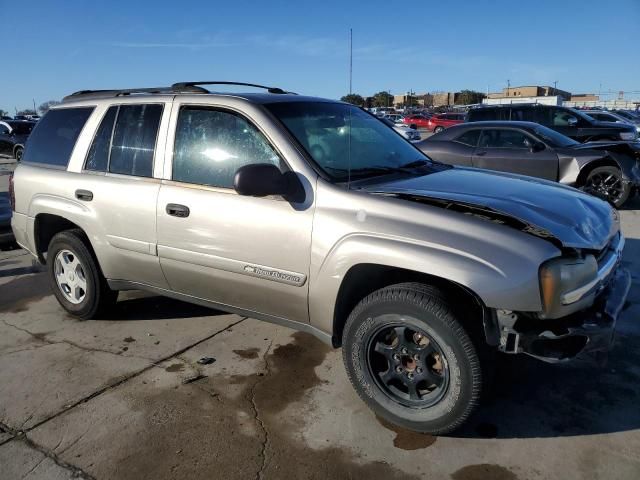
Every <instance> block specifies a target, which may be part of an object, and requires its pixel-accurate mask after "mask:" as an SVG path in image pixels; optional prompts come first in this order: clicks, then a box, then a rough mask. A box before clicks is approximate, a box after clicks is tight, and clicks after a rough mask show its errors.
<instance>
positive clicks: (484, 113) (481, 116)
mask: <svg viewBox="0 0 640 480" xmlns="http://www.w3.org/2000/svg"><path fill="white" fill-rule="evenodd" d="M496 117H497V112H496V110H495V109H494V108H476V109H473V110H470V111H469V114H468V118H469V121H470V122H482V121H485V120H497V118H496Z"/></svg>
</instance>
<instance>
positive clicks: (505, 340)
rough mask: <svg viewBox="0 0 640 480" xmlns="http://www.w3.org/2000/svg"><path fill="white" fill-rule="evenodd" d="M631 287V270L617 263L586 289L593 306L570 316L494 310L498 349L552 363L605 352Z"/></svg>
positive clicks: (610, 342)
mask: <svg viewBox="0 0 640 480" xmlns="http://www.w3.org/2000/svg"><path fill="white" fill-rule="evenodd" d="M630 287H631V276H630V274H629V272H628V271H627V270H625V269H624V268H621V267H620V266H619V265H617V263H616V265H615V268H614V269H613V271H612V272H611V273H609V274H608V275H607V276H606V277H605V278H602V279H599V282H598V285H595V286H593V289H592V292H585V294H593V295H595V299H594V300H593V301H592V302H591V304H590V306H589V307H587V308H585V309H582V310H579V311H576V312H573V313H571V314H569V315H567V316H563V317H561V318H555V319H549V318H542V317H543V316H544V315H540V314H532V313H521V312H511V311H505V310H494V311H493V315H494V317H493V319H494V321H495V324H496V327H497V328H496V330H497V331H498V332H499V338H498V349H499V350H500V351H502V352H504V353H511V354H517V353H524V354H527V355H530V356H532V357H535V358H537V359H539V360H542V361H545V362H550V363H557V362H563V361H568V360H571V359H573V358H575V357H577V356H579V355H583V354H591V353H603V352H606V351H608V350H610V349H611V346H612V343H613V337H614V332H615V327H616V321H617V319H618V316H619V315H620V312H621V311H622V309H623V307H624V304H625V301H626V298H627V295H628V293H629V289H630Z"/></svg>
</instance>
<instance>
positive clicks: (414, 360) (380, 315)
mask: <svg viewBox="0 0 640 480" xmlns="http://www.w3.org/2000/svg"><path fill="white" fill-rule="evenodd" d="M343 360H344V363H345V367H346V370H347V374H348V376H349V380H350V381H351V383H352V385H353V386H354V388H355V389H356V391H357V392H358V394H359V395H360V397H361V398H362V399H363V400H364V401H365V402H366V403H367V404H368V405H369V407H370V408H371V409H372V410H373V411H374V412H375V413H377V414H378V415H379V416H381V417H382V418H384V419H385V420H387V421H389V422H391V423H394V424H396V425H399V426H401V427H404V428H407V429H410V430H414V431H418V432H424V433H431V434H444V433H448V432H451V431H453V430H455V429H456V428H458V427H460V426H461V425H462V424H463V423H464V422H465V420H466V419H467V418H468V417H469V416H470V415H471V413H472V412H473V410H474V409H475V407H476V406H477V404H478V402H479V399H480V392H481V387H482V371H481V365H480V359H479V356H478V353H477V350H476V348H475V346H474V344H473V343H472V341H471V339H470V337H469V335H468V334H467V332H466V331H465V329H464V328H463V327H462V325H461V323H460V322H459V321H458V319H457V318H456V315H455V314H454V312H453V310H452V309H451V307H450V306H449V304H448V302H447V301H446V300H445V299H444V297H442V296H441V295H440V294H439V292H438V291H437V290H435V289H433V288H431V287H429V286H426V285H421V284H416V283H405V284H398V285H392V286H390V287H386V288H383V289H381V290H378V291H376V292H374V293H372V294H371V295H369V296H368V297H366V298H365V299H363V300H362V301H361V302H360V303H359V304H358V305H357V306H356V308H355V309H354V310H353V312H352V313H351V315H350V316H349V319H348V320H347V323H346V325H345V329H344V333H343Z"/></svg>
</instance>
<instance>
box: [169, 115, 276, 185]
mask: <svg viewBox="0 0 640 480" xmlns="http://www.w3.org/2000/svg"><path fill="white" fill-rule="evenodd" d="M252 163H272V164H274V165H276V166H278V167H280V168H282V161H281V159H280V157H279V156H278V154H277V153H276V151H275V150H274V149H273V147H272V146H271V145H270V144H269V142H268V141H267V139H266V138H265V137H264V135H263V134H262V133H261V132H260V131H259V130H258V129H257V128H256V127H255V126H254V125H253V124H251V123H250V122H249V121H247V120H246V119H244V118H243V117H242V116H240V115H237V114H235V113H231V112H225V111H221V110H213V109H210V108H206V107H183V108H181V109H180V115H179V116H178V124H177V126H176V138H175V145H174V151H173V175H172V178H173V180H176V181H178V182H187V183H197V184H201V185H210V186H213V187H223V188H232V187H233V177H234V176H235V173H236V171H237V170H238V169H239V168H240V167H242V166H244V165H249V164H252Z"/></svg>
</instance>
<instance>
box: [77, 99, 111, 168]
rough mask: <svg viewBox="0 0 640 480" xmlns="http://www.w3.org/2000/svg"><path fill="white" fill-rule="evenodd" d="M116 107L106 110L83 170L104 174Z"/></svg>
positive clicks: (107, 162) (107, 161)
mask: <svg viewBox="0 0 640 480" xmlns="http://www.w3.org/2000/svg"><path fill="white" fill-rule="evenodd" d="M117 113H118V107H117V106H115V107H111V108H109V110H107V113H106V114H105V116H104V118H103V119H102V122H101V123H100V126H99V127H98V131H97V132H96V136H95V137H94V138H93V142H92V143H91V147H90V148H89V153H88V154H87V160H86V162H85V165H84V168H85V170H93V171H99V172H106V171H107V165H108V164H109V150H110V147H111V135H112V134H113V122H114V121H115V119H116V115H117Z"/></svg>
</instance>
